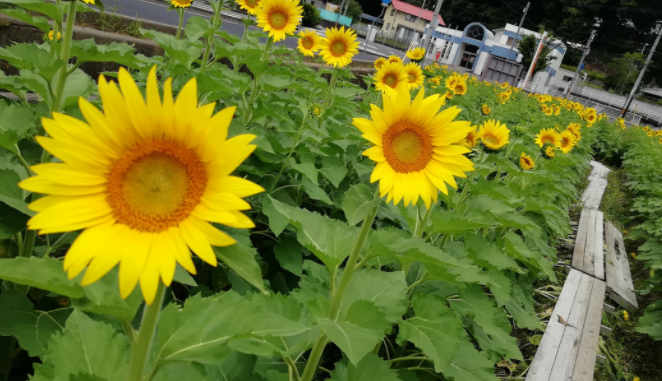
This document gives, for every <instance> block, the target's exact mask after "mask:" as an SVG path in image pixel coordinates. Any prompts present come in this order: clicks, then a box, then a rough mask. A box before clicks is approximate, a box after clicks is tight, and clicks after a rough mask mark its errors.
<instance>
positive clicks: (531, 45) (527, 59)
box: [518, 34, 554, 74]
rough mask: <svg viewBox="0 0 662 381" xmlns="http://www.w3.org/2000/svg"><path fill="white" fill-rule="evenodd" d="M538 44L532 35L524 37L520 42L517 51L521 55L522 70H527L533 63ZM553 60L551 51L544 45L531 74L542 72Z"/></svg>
mask: <svg viewBox="0 0 662 381" xmlns="http://www.w3.org/2000/svg"><path fill="white" fill-rule="evenodd" d="M538 43H539V41H538V40H537V39H536V36H534V35H532V34H531V35H526V36H524V38H523V39H522V41H521V42H520V43H519V48H518V50H519V52H520V53H522V63H523V64H524V70H528V68H529V66H530V65H531V62H533V57H534V56H535V54H536V49H538ZM553 60H554V56H552V49H550V48H549V46H547V45H544V46H543V47H542V51H541V52H540V56H539V57H538V61H536V66H535V67H534V68H533V74H535V73H537V72H539V71H541V70H544V69H545V68H546V67H547V66H549V65H550V64H551V63H552V61H553Z"/></svg>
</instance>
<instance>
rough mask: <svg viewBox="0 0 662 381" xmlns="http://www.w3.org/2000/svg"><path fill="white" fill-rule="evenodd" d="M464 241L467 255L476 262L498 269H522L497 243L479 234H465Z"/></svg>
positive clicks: (516, 270) (519, 270)
mask: <svg viewBox="0 0 662 381" xmlns="http://www.w3.org/2000/svg"><path fill="white" fill-rule="evenodd" d="M464 242H465V244H466V247H467V251H468V253H469V257H471V258H472V259H473V260H474V261H476V263H477V264H479V265H482V266H487V265H489V266H491V267H494V268H497V269H499V270H506V269H509V270H513V271H515V272H521V271H522V270H521V269H520V267H519V264H517V261H515V260H514V259H512V258H511V257H509V256H508V254H506V253H504V252H503V251H502V250H500V249H499V247H498V246H497V245H495V244H494V243H492V242H490V241H488V240H487V239H485V238H483V237H481V235H480V234H467V235H465V237H464Z"/></svg>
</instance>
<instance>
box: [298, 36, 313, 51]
mask: <svg viewBox="0 0 662 381" xmlns="http://www.w3.org/2000/svg"><path fill="white" fill-rule="evenodd" d="M301 45H303V47H304V48H306V49H311V48H312V47H313V40H311V39H310V38H303V39H302V40H301Z"/></svg>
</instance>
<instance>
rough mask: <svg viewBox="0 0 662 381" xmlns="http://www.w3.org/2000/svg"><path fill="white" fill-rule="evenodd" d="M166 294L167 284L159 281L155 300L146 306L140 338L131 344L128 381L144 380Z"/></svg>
mask: <svg viewBox="0 0 662 381" xmlns="http://www.w3.org/2000/svg"><path fill="white" fill-rule="evenodd" d="M164 294H165V285H164V284H163V282H159V287H158V288H157V289H156V296H155V297H154V301H153V302H152V304H151V305H146V306H145V311H144V312H143V320H142V323H141V324H140V331H139V332H138V338H137V340H136V341H135V342H134V343H133V345H132V346H131V360H130V362H129V374H128V377H127V380H128V381H142V379H143V376H144V374H145V365H146V364H147V356H148V354H149V349H150V347H151V346H152V342H153V341H154V340H153V339H154V334H155V333H156V326H157V324H158V322H159V315H160V314H161V306H162V304H163V296H164Z"/></svg>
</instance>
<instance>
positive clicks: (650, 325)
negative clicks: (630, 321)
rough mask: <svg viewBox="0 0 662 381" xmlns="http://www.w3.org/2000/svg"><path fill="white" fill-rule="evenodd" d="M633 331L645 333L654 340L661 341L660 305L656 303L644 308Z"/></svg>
mask: <svg viewBox="0 0 662 381" xmlns="http://www.w3.org/2000/svg"><path fill="white" fill-rule="evenodd" d="M635 331H637V332H642V333H646V334H648V335H650V336H651V337H652V338H653V339H654V340H662V303H660V302H659V301H657V302H655V303H651V304H649V305H648V307H646V309H645V310H644V314H643V316H641V318H639V327H637V328H635Z"/></svg>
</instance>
